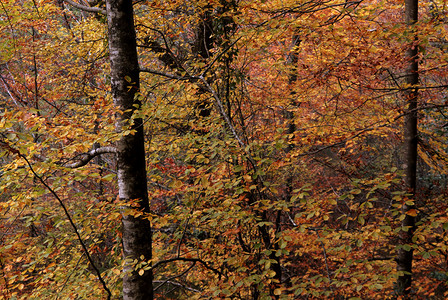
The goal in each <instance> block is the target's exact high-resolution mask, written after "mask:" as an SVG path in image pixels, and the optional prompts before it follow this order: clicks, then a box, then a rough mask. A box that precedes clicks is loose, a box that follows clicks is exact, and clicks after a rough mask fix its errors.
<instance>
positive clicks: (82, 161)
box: [64, 147, 117, 168]
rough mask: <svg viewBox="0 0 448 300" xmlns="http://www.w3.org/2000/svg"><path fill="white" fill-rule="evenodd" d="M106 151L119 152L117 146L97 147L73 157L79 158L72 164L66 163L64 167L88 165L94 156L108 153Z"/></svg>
mask: <svg viewBox="0 0 448 300" xmlns="http://www.w3.org/2000/svg"><path fill="white" fill-rule="evenodd" d="M106 153H117V149H116V148H115V147H100V148H97V149H92V150H90V151H89V152H87V153H82V154H80V155H78V156H77V157H75V158H73V159H77V160H78V161H77V162H74V163H71V164H64V167H67V168H79V167H82V166H85V165H87V163H88V162H89V161H91V160H92V159H93V158H94V157H96V156H98V155H101V154H106ZM73 159H72V160H73Z"/></svg>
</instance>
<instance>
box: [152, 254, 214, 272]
mask: <svg viewBox="0 0 448 300" xmlns="http://www.w3.org/2000/svg"><path fill="white" fill-rule="evenodd" d="M174 261H188V262H193V263H200V264H202V265H203V266H204V267H205V268H206V269H208V270H211V271H213V272H214V273H216V274H218V275H219V276H222V275H223V274H222V273H221V272H220V271H219V270H217V269H215V268H213V267H212V266H210V265H209V264H207V262H205V261H203V260H202V259H200V258H186V257H175V258H169V259H164V260H161V261H158V262H156V263H155V264H154V265H153V266H152V269H153V270H154V269H155V268H157V267H159V266H160V265H162V264H167V263H170V262H174Z"/></svg>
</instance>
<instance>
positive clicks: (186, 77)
mask: <svg viewBox="0 0 448 300" xmlns="http://www.w3.org/2000/svg"><path fill="white" fill-rule="evenodd" d="M140 72H144V73H150V74H154V75H159V76H163V77H167V78H170V79H176V80H191V79H194V77H191V76H178V75H174V74H169V73H164V72H160V71H156V70H151V69H147V68H141V69H140Z"/></svg>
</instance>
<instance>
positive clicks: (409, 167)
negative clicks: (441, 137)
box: [397, 0, 419, 295]
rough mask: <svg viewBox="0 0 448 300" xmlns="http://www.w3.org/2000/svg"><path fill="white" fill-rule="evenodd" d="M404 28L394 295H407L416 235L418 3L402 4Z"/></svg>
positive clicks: (409, 1) (414, 1) (410, 282)
mask: <svg viewBox="0 0 448 300" xmlns="http://www.w3.org/2000/svg"><path fill="white" fill-rule="evenodd" d="M405 19H406V25H408V26H409V28H410V31H411V32H412V34H411V36H412V37H413V40H412V41H411V43H410V45H409V46H408V47H409V48H408V49H407V51H406V56H405V58H406V60H407V61H408V64H409V65H408V68H407V70H406V80H405V85H406V86H405V92H404V97H405V100H406V106H407V107H406V110H405V114H406V116H405V121H404V162H405V163H404V165H405V183H406V190H407V192H408V193H409V200H408V201H406V202H405V203H404V204H403V214H404V215H405V216H404V219H403V222H402V231H401V232H400V242H401V244H402V248H400V249H399V250H398V253H397V271H399V272H402V273H400V275H399V277H398V280H397V293H398V294H399V295H408V294H409V293H410V289H411V284H412V260H413V252H414V249H413V247H412V246H410V245H412V238H413V235H414V232H415V223H416V207H415V201H416V199H415V197H416V186H417V159H418V152H417V145H418V139H419V138H418V128H417V124H418V84H419V73H418V61H419V52H418V47H419V46H418V36H417V32H416V29H415V25H416V23H417V21H418V0H408V1H405Z"/></svg>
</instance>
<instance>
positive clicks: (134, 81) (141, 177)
mask: <svg viewBox="0 0 448 300" xmlns="http://www.w3.org/2000/svg"><path fill="white" fill-rule="evenodd" d="M106 11H107V24H108V33H109V56H110V62H111V66H110V68H111V84H112V88H111V91H112V95H113V99H114V104H115V105H116V106H117V107H118V108H119V109H120V113H119V116H118V117H117V121H116V129H117V131H118V132H120V133H122V134H123V136H122V137H121V139H120V140H119V141H118V142H117V172H118V179H117V180H118V187H119V190H118V191H119V194H118V195H119V199H120V201H125V202H127V203H126V204H127V205H130V201H132V204H133V206H132V208H131V207H130V206H124V207H123V212H122V223H123V228H122V230H123V253H124V254H123V255H124V259H125V267H124V279H123V299H152V298H153V287H152V280H153V279H152V270H151V269H147V270H145V271H143V272H141V271H140V270H142V269H140V270H137V269H136V265H137V263H141V262H142V261H143V262H149V264H150V263H151V259H152V236H151V224H150V221H149V220H148V217H147V214H148V213H149V200H148V191H147V183H146V163H145V145H144V144H145V142H144V134H143V132H144V131H143V121H142V119H141V118H140V117H136V118H135V115H134V113H135V112H136V111H137V110H138V109H139V108H140V106H141V102H140V101H139V98H138V91H139V86H140V84H139V72H140V70H139V65H138V58H137V48H136V47H137V44H136V35H135V29H134V18H133V16H134V12H133V7H132V1H130V0H112V1H107V2H106ZM131 209H136V210H137V211H138V212H139V214H135V212H130V210H131Z"/></svg>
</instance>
